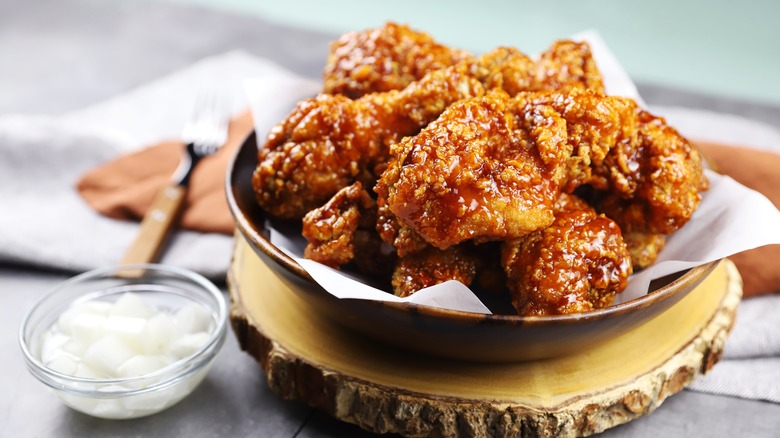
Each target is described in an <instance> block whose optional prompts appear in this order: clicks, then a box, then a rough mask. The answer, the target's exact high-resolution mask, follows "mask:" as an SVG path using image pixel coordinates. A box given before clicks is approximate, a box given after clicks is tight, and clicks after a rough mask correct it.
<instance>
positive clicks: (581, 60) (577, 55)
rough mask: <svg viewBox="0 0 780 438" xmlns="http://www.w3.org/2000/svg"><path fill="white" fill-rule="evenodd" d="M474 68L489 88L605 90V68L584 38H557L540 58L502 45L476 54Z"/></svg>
mask: <svg viewBox="0 0 780 438" xmlns="http://www.w3.org/2000/svg"><path fill="white" fill-rule="evenodd" d="M470 69H471V71H472V72H473V74H474V76H475V77H476V78H477V79H479V81H480V82H482V85H484V86H485V88H486V89H488V90H492V89H496V88H500V89H502V90H504V91H506V92H507V93H508V94H509V95H510V96H514V95H516V94H518V93H521V92H527V91H557V92H564V91H566V90H571V89H589V90H593V91H597V92H599V93H602V94H603V93H604V83H603V81H602V77H601V72H600V71H599V69H598V67H597V66H596V61H595V60H594V59H593V55H592V54H591V52H590V46H589V45H588V43H584V42H576V41H570V40H561V41H556V42H555V43H553V44H552V45H551V46H550V47H549V48H548V49H547V50H546V51H545V52H544V53H542V54H541V55H540V56H539V59H537V60H536V61H534V60H533V59H531V58H529V57H528V56H526V55H525V54H523V53H522V52H520V51H519V50H517V49H515V48H513V47H499V48H497V49H495V50H493V51H491V52H488V53H486V54H484V55H482V56H480V57H478V58H476V60H474V61H473V62H472V64H471V67H470Z"/></svg>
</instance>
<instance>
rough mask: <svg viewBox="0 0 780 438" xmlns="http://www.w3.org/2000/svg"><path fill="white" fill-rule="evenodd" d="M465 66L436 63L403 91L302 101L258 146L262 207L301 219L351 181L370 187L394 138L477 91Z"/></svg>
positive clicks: (479, 89) (256, 178)
mask: <svg viewBox="0 0 780 438" xmlns="http://www.w3.org/2000/svg"><path fill="white" fill-rule="evenodd" d="M462 70H463V69H458V68H456V67H450V68H448V69H444V70H437V71H434V72H432V73H430V74H429V75H427V76H425V77H424V78H423V79H422V80H420V81H417V82H414V83H412V84H410V85H409V86H408V87H406V88H405V89H403V90H401V91H391V92H388V93H375V94H369V95H366V96H364V97H362V98H360V99H357V100H351V99H348V98H346V97H344V96H339V95H329V94H321V95H319V96H317V97H315V98H311V99H306V100H304V101H302V102H300V103H299V104H298V106H297V107H296V108H295V109H294V110H293V112H292V113H291V114H290V115H289V116H288V117H287V118H286V119H285V120H284V121H282V122H281V123H280V124H279V125H277V126H276V127H274V128H273V129H272V130H271V133H270V134H269V135H268V138H267V140H266V143H265V144H264V145H263V146H262V147H261V148H260V150H259V152H258V166H257V168H256V169H255V172H254V174H253V178H252V183H253V187H254V189H255V194H256V197H257V200H258V202H259V204H260V206H261V207H263V208H264V209H265V211H266V212H268V213H269V214H271V215H272V216H274V217H278V218H285V219H298V218H301V217H303V215H304V214H306V212H308V211H309V210H311V209H313V208H316V207H319V206H320V205H322V204H323V203H324V202H325V201H327V200H328V199H329V198H330V197H331V196H333V195H334V194H335V193H336V192H337V191H338V190H340V189H341V188H343V187H346V186H348V185H350V184H352V183H353V182H355V181H361V182H362V183H363V184H364V185H365V186H366V187H372V186H373V184H374V182H375V180H376V178H377V177H378V173H379V172H381V170H382V169H383V168H384V166H385V163H386V161H387V157H388V154H389V146H390V145H391V144H393V143H395V142H397V141H399V140H400V139H401V138H402V137H404V136H406V135H412V134H415V133H417V131H419V130H420V128H422V127H424V126H425V125H427V124H428V123H429V122H430V121H432V120H434V119H435V118H436V117H438V115H439V114H441V112H442V111H444V110H445V109H446V108H447V107H448V106H449V105H450V104H452V103H454V102H456V101H458V100H460V99H463V98H467V97H474V96H480V95H482V93H483V88H482V86H481V85H480V84H479V82H477V81H476V80H475V79H474V78H472V77H471V76H469V75H468V74H467V72H465V71H462Z"/></svg>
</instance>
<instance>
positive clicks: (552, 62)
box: [323, 22, 604, 99]
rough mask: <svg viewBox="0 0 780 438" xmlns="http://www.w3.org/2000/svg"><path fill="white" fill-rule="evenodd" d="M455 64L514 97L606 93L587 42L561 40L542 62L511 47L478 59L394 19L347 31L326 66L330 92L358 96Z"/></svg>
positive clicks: (397, 86)
mask: <svg viewBox="0 0 780 438" xmlns="http://www.w3.org/2000/svg"><path fill="white" fill-rule="evenodd" d="M454 65H461V66H467V67H468V68H469V69H471V71H472V73H473V74H474V76H475V77H477V78H478V79H479V80H480V82H482V84H483V85H484V86H485V88H487V89H494V88H501V89H503V90H504V91H506V92H507V93H509V94H510V95H515V94H517V93H519V92H521V91H552V90H557V91H562V90H566V89H569V88H588V89H591V90H595V91H600V92H602V93H603V92H604V85H603V83H602V79H601V74H600V72H599V71H598V68H597V67H596V63H595V61H594V60H593V57H592V55H591V52H590V47H589V46H588V44H587V43H582V42H575V41H569V40H562V41H557V42H555V43H554V44H553V45H552V46H550V48H548V49H547V50H546V51H545V52H544V53H542V54H541V55H540V56H539V58H538V59H537V60H536V61H534V60H532V59H531V58H530V57H528V56H526V55H525V54H523V53H521V52H520V51H519V50H517V49H514V48H511V47H499V48H498V49H496V50H493V51H492V52H489V53H486V54H484V55H482V56H479V57H475V56H473V55H471V54H469V53H468V52H466V51H463V50H459V49H453V48H449V47H447V46H444V45H442V44H439V43H437V42H436V41H435V40H434V39H433V38H432V37H431V36H430V35H428V34H426V33H424V32H419V31H416V30H413V29H410V28H409V27H408V26H403V25H398V24H395V23H392V22H389V23H386V24H385V25H384V26H381V27H378V28H376V29H368V30H365V31H361V32H350V33H347V34H344V35H342V36H341V37H340V38H339V39H338V40H337V41H335V42H334V43H333V44H331V47H330V52H329V54H328V60H327V63H326V65H325V69H324V70H323V78H324V82H325V84H324V92H325V93H329V94H342V95H345V96H347V97H349V98H353V99H355V98H358V97H361V96H364V95H366V94H369V93H375V92H385V91H390V90H401V89H403V88H404V87H406V86H407V85H409V84H411V83H412V82H414V81H417V80H420V79H422V78H423V77H424V76H425V75H426V74H428V73H430V72H432V71H434V70H440V69H443V68H446V67H450V66H454Z"/></svg>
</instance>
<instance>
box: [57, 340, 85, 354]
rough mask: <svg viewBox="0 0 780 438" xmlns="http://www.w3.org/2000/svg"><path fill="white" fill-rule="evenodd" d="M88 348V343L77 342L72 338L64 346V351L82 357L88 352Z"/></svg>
mask: <svg viewBox="0 0 780 438" xmlns="http://www.w3.org/2000/svg"><path fill="white" fill-rule="evenodd" d="M88 346H89V344H88V343H86V342H81V341H77V340H75V339H72V338H71V339H70V340H69V341H68V342H66V343H64V344H63V345H62V351H64V352H65V353H68V354H70V355H73V356H76V357H81V356H83V355H84V352H85V351H87V347H88Z"/></svg>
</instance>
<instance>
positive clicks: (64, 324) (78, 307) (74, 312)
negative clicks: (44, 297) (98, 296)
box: [57, 300, 111, 335]
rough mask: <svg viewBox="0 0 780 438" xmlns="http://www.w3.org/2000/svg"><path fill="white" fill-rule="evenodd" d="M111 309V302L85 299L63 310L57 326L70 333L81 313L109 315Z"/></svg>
mask: <svg viewBox="0 0 780 438" xmlns="http://www.w3.org/2000/svg"><path fill="white" fill-rule="evenodd" d="M109 309H111V303H108V302H106V301H94V300H93V301H84V302H79V303H75V304H73V305H72V306H70V307H69V308H68V309H67V310H66V311H64V312H62V314H61V315H60V317H59V318H58V319H57V328H59V330H60V331H62V332H63V333H65V334H67V335H70V334H71V327H72V325H73V321H74V319H75V318H77V317H79V316H80V315H102V316H106V315H108V312H109Z"/></svg>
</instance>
